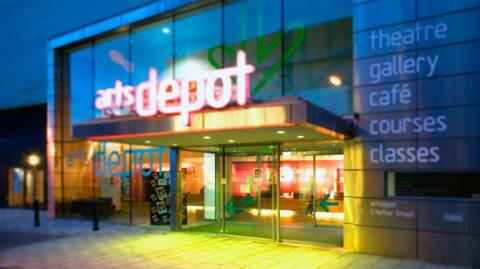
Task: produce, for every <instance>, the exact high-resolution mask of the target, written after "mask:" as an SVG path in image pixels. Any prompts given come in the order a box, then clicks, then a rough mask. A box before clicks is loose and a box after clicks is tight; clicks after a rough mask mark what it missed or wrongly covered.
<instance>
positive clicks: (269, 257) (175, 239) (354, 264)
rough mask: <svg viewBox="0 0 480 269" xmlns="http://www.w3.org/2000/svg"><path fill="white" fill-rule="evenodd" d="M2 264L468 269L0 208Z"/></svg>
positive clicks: (71, 266)
mask: <svg viewBox="0 0 480 269" xmlns="http://www.w3.org/2000/svg"><path fill="white" fill-rule="evenodd" d="M0 268H11V269H13V268H16V269H20V268H116V269H118V268H200V269H201V268H229V269H230V268H232V269H235V268H296V269H297V268H298V269H300V268H301V269H303V268H328V269H337V268H346V269H361V268H368V269H383V268H385V269H386V268H397V269H406V268H414V269H415V268H418V269H464V268H469V267H462V266H453V265H442V264H432V263H426V262H421V261H416V260H406V259H396V258H389V257H382V256H375V255H364V254H357V253H349V252H346V251H344V250H343V249H341V248H320V247H311V246H299V245H288V244H283V243H274V242H263V241H257V240H251V239H243V238H233V237H226V236H221V235H215V234H205V233H194V232H170V231H168V230H165V229H160V228H156V227H155V228H152V227H138V226H126V225H116V224H109V223H105V222H101V223H100V231H97V232H93V231H92V223H91V222H90V221H84V220H73V219H56V220H49V219H47V217H46V214H45V212H41V227H36V228H34V227H33V213H32V211H31V210H24V209H0Z"/></svg>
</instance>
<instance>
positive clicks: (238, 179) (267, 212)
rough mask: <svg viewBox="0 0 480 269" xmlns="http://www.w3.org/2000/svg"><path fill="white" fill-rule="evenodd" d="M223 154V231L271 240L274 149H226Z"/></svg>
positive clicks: (274, 193) (274, 167)
mask: <svg viewBox="0 0 480 269" xmlns="http://www.w3.org/2000/svg"><path fill="white" fill-rule="evenodd" d="M226 154H227V156H226V159H225V168H226V187H225V189H226V191H225V232H226V233H229V234H237V235H246V236H256V237H265V238H272V239H273V238H274V234H276V232H277V231H276V227H274V225H273V221H274V219H275V214H276V212H275V211H274V210H273V209H274V208H275V207H276V205H275V203H276V201H277V200H276V199H275V197H276V192H275V189H274V185H273V183H274V182H275V181H276V177H277V171H278V168H277V165H276V160H275V154H276V153H275V147H273V146H261V147H248V148H247V147H243V148H229V149H227V153H226Z"/></svg>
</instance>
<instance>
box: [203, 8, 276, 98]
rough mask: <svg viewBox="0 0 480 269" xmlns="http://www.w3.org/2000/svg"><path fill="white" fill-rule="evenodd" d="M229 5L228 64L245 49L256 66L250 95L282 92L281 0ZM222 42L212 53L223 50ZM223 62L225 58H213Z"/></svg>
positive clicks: (227, 10) (227, 12)
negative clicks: (237, 53)
mask: <svg viewBox="0 0 480 269" xmlns="http://www.w3.org/2000/svg"><path fill="white" fill-rule="evenodd" d="M232 2H233V3H231V4H228V5H226V6H225V10H224V12H225V14H224V16H225V19H224V20H225V26H224V27H225V43H226V45H225V53H224V54H225V65H226V66H232V65H233V64H234V63H235V52H236V51H237V50H243V51H244V52H245V53H246V54H247V62H248V63H250V64H253V65H254V66H255V68H256V70H255V73H253V75H252V76H251V78H250V98H252V99H269V98H275V97H280V96H281V95H282V82H281V76H280V71H281V52H282V44H281V41H282V38H281V31H280V29H281V5H280V4H279V1H278V0H244V1H232ZM219 45H220V44H218V46H217V47H212V48H211V49H210V54H211V55H212V56H216V54H215V53H214V52H216V51H219V50H220V48H221V47H220V46H219ZM210 61H211V64H213V65H216V66H221V63H222V62H221V58H215V57H213V58H211V59H210Z"/></svg>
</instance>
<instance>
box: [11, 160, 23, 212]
mask: <svg viewBox="0 0 480 269" xmlns="http://www.w3.org/2000/svg"><path fill="white" fill-rule="evenodd" d="M24 180H25V170H24V169H23V168H19V167H15V168H10V169H9V170H8V205H9V206H22V205H23V199H24V189H23V188H24Z"/></svg>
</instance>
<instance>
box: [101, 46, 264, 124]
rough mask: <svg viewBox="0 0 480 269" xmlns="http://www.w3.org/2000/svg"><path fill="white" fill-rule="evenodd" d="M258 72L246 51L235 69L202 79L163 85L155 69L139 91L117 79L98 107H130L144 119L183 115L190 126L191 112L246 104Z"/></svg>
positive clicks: (188, 78) (233, 67) (208, 74)
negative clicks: (166, 115)
mask: <svg viewBox="0 0 480 269" xmlns="http://www.w3.org/2000/svg"><path fill="white" fill-rule="evenodd" d="M254 71H255V67H254V66H253V65H250V64H247V60H246V55H245V53H244V52H243V51H237V61H236V65H235V66H232V67H227V68H223V69H219V70H214V71H209V72H207V73H206V74H204V75H203V76H199V77H186V78H183V79H181V80H174V79H171V78H167V79H164V80H162V81H160V82H159V81H158V73H157V70H156V69H155V68H153V67H152V68H150V71H149V75H148V80H147V81H144V82H141V83H139V84H138V85H137V86H136V87H135V88H134V87H133V86H129V85H122V82H121V81H118V80H117V81H115V87H114V88H108V89H100V90H98V91H97V95H98V96H97V98H96V100H95V107H96V108H97V109H101V110H103V109H112V111H114V110H113V108H122V107H127V108H131V109H134V110H135V111H136V113H137V114H138V115H139V116H142V117H148V116H154V115H155V114H157V112H160V113H163V114H173V113H179V114H180V117H181V122H182V124H184V125H189V124H190V115H191V113H192V112H195V111H198V110H200V109H202V108H203V107H205V106H206V105H208V106H210V107H212V108H217V109H219V108H223V107H225V106H227V105H228V104H229V103H230V102H231V101H234V100H235V99H236V102H237V104H238V105H241V106H243V105H245V104H246V103H247V98H248V96H249V75H250V74H251V73H253V72H254ZM232 77H235V78H236V81H237V85H233V83H232ZM234 89H235V91H234ZM113 114H116V113H113Z"/></svg>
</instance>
